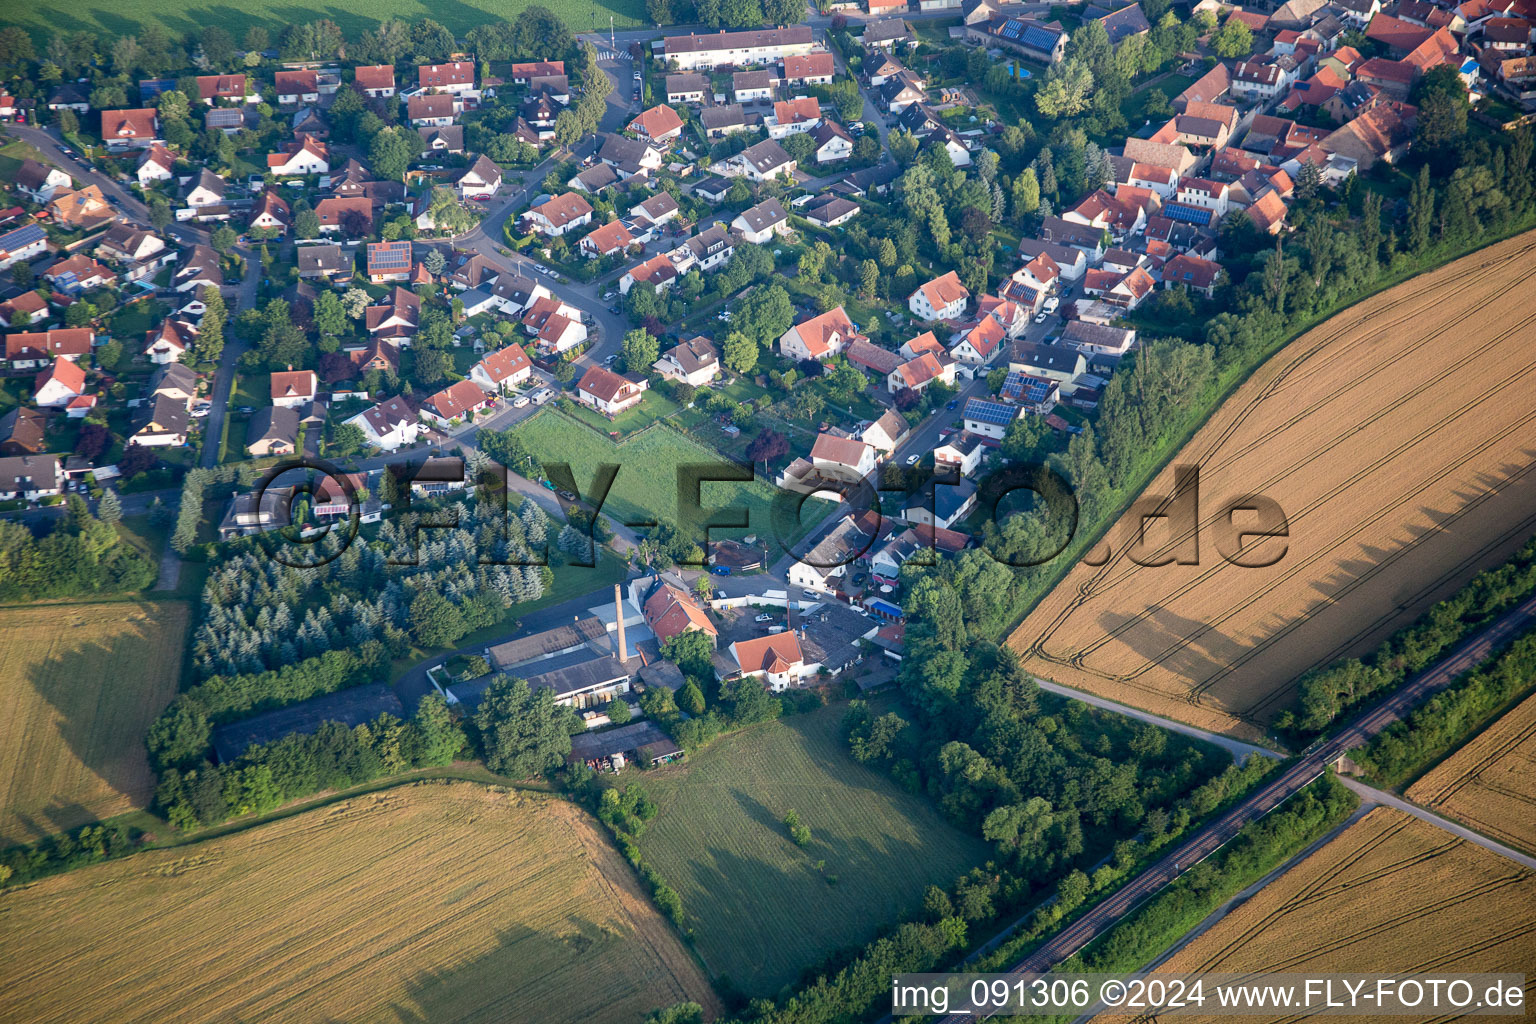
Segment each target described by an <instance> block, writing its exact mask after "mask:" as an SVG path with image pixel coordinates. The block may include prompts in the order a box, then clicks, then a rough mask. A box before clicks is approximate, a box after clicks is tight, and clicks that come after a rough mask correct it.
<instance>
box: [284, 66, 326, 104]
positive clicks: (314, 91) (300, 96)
mask: <svg viewBox="0 0 1536 1024" xmlns="http://www.w3.org/2000/svg"><path fill="white" fill-rule="evenodd" d="M273 79H274V83H273V84H274V85H275V87H276V92H277V102H278V104H279V105H280V106H284V107H291V106H297V105H299V104H301V103H319V102H320V73H319V72H318V71H316V70H314V69H313V68H306V69H301V70H298V71H279V72H277V73H276V74H275V75H273Z"/></svg>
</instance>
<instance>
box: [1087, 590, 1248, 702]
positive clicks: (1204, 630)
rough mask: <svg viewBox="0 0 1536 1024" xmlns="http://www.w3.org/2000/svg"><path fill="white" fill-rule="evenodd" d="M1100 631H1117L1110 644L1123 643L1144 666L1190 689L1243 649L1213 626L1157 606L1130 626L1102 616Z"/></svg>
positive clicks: (1119, 617)
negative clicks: (1185, 684)
mask: <svg viewBox="0 0 1536 1024" xmlns="http://www.w3.org/2000/svg"><path fill="white" fill-rule="evenodd" d="M1099 628H1100V629H1103V630H1104V631H1105V632H1114V631H1115V630H1120V632H1119V633H1118V634H1116V636H1115V638H1114V640H1113V641H1112V642H1113V643H1120V644H1124V645H1125V646H1126V647H1128V648H1130V649H1131V650H1132V651H1134V652H1135V653H1136V654H1137V655H1138V656H1139V657H1141V658H1142V659H1143V660H1144V663H1145V664H1146V665H1147V666H1152V665H1155V666H1157V667H1158V668H1161V669H1163V670H1164V671H1166V672H1170V673H1172V674H1173V675H1175V676H1177V677H1178V678H1180V679H1182V680H1184V681H1186V682H1188V683H1189V684H1190V686H1191V687H1193V686H1198V685H1199V684H1200V683H1202V682H1204V681H1205V680H1207V679H1209V678H1211V677H1212V676H1213V675H1215V674H1216V673H1217V672H1219V671H1221V670H1222V669H1224V668H1226V667H1227V666H1229V665H1230V664H1231V663H1232V660H1233V659H1234V658H1236V657H1238V656H1239V655H1240V654H1241V653H1242V651H1243V650H1244V647H1245V645H1244V644H1243V643H1242V642H1240V641H1238V640H1235V639H1233V638H1232V637H1229V636H1228V635H1227V634H1225V633H1223V632H1221V630H1219V629H1217V628H1216V627H1215V626H1212V625H1210V624H1208V623H1204V622H1200V621H1198V620H1196V619H1191V618H1188V617H1186V616H1183V615H1180V614H1178V613H1177V612H1175V611H1173V610H1172V609H1170V608H1167V607H1165V606H1163V605H1159V604H1154V605H1152V606H1151V607H1149V608H1148V609H1147V610H1146V611H1145V612H1144V613H1142V614H1141V615H1139V616H1137V617H1136V621H1135V623H1134V624H1132V625H1130V626H1129V627H1127V626H1126V618H1125V617H1124V616H1119V615H1111V614H1109V613H1104V614H1101V615H1100V616H1099ZM1090 657H1091V656H1090ZM1140 668H1141V666H1138V670H1139V669H1140Z"/></svg>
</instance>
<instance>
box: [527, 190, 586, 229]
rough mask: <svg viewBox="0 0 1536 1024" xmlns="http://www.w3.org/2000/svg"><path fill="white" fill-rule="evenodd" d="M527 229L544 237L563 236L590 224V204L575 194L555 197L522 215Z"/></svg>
mask: <svg viewBox="0 0 1536 1024" xmlns="http://www.w3.org/2000/svg"><path fill="white" fill-rule="evenodd" d="M523 220H524V222H525V223H526V224H527V225H528V227H529V228H530V229H531V230H533V231H536V232H538V233H539V234H544V235H551V236H555V235H563V234H565V233H566V232H568V231H574V230H575V229H576V228H579V227H582V226H583V225H586V224H590V223H591V222H592V204H591V203H589V202H587V201H586V199H584V198H582V196H581V195H579V194H578V193H575V192H566V193H565V194H563V195H559V196H555V197H553V198H551V199H549V200H547V201H546V202H544V203H543V204H542V205H540V206H535V207H534V208H533V209H531V210H529V211H528V212H527V213H525V214H524V215H523Z"/></svg>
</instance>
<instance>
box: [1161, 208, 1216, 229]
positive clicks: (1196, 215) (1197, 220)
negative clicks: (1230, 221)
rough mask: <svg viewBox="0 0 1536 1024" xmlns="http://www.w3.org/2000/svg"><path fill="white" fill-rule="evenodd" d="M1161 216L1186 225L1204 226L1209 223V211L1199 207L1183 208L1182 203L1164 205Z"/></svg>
mask: <svg viewBox="0 0 1536 1024" xmlns="http://www.w3.org/2000/svg"><path fill="white" fill-rule="evenodd" d="M1163 216H1164V217H1167V218H1168V219H1169V220H1181V221H1183V222H1184V223H1186V224H1200V225H1206V224H1209V223H1210V222H1211V211H1210V210H1207V209H1205V208H1204V207H1200V206H1185V205H1184V204H1183V203H1164V204H1163Z"/></svg>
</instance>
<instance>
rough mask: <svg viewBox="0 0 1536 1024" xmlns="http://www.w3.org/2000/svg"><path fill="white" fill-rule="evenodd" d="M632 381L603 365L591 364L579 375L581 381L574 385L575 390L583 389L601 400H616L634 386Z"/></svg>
mask: <svg viewBox="0 0 1536 1024" xmlns="http://www.w3.org/2000/svg"><path fill="white" fill-rule="evenodd" d="M634 386H635V385H634V383H633V382H631V381H629V380H627V379H625V378H624V377H621V376H619V375H618V374H616V373H614V372H613V371H612V370H610V369H608V368H607V367H604V366H593V367H589V368H588V369H587V372H586V373H584V374H582V375H581V383H580V384H577V385H576V390H577V391H585V392H586V393H587V394H589V395H591V396H592V397H593V398H596V399H597V400H598V401H601V402H612V401H614V400H616V399H617V398H618V397H619V396H620V395H621V394H623V393H624V391H625V390H626V389H628V388H632V387H634Z"/></svg>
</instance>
